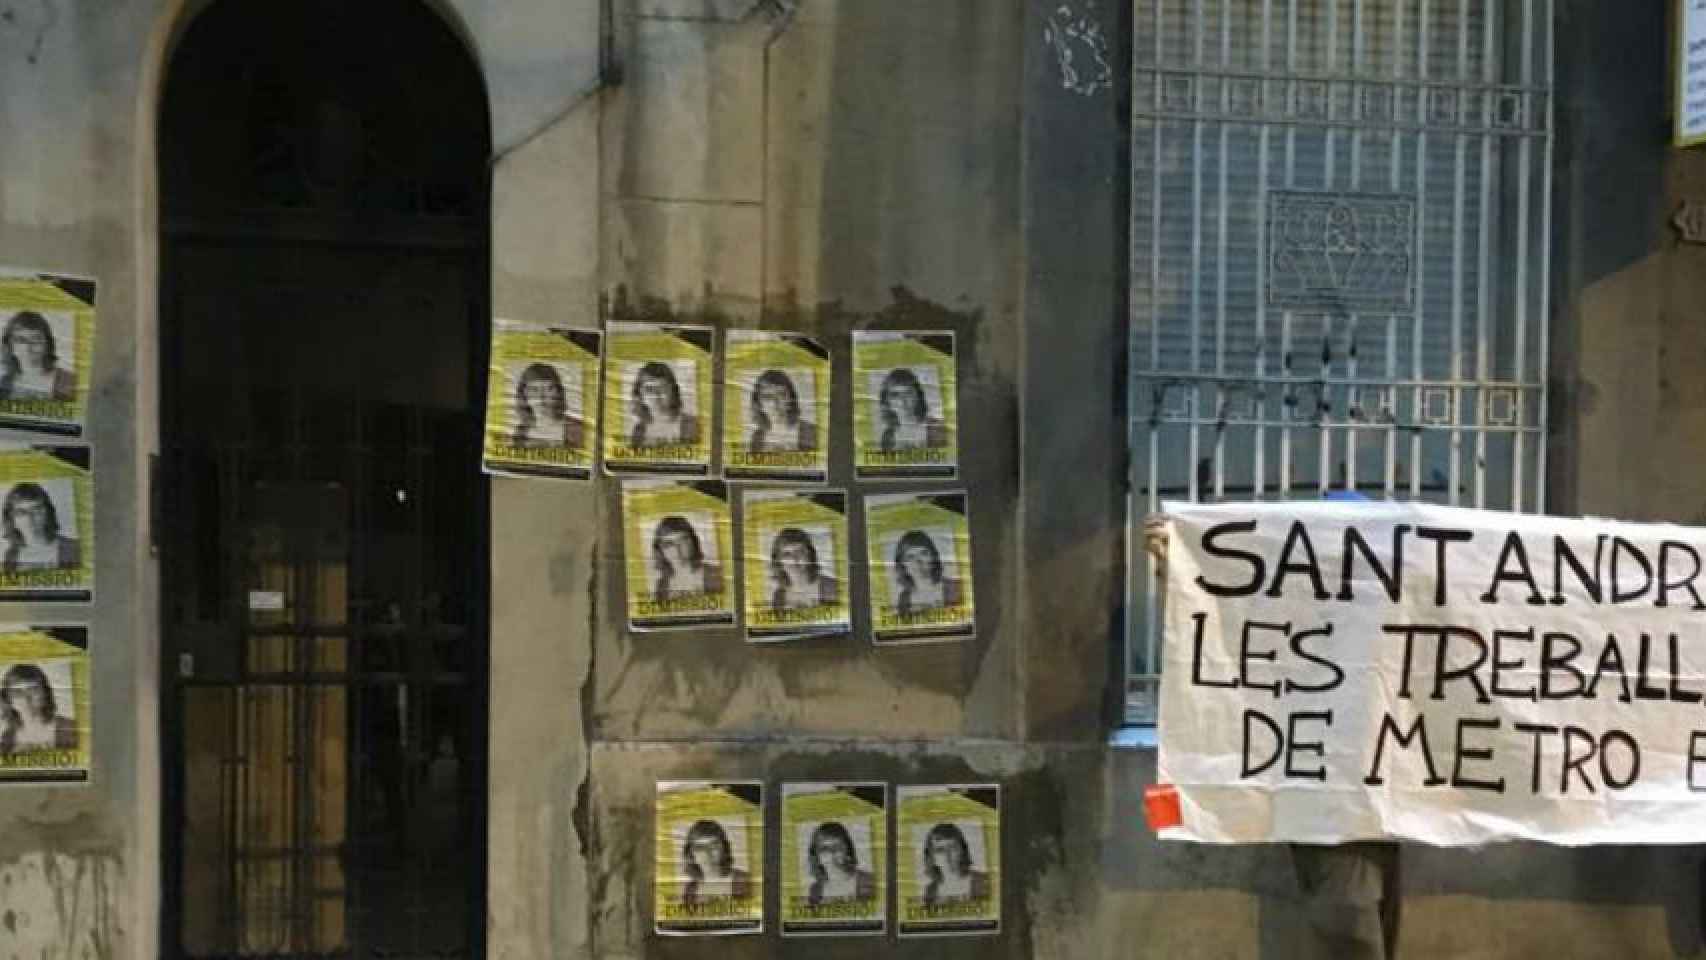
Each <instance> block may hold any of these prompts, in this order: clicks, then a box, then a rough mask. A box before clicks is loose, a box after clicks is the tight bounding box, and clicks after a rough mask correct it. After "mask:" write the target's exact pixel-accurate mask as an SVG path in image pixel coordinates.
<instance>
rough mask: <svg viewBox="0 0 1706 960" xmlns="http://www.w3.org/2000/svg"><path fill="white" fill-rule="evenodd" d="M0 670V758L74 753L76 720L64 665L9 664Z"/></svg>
mask: <svg viewBox="0 0 1706 960" xmlns="http://www.w3.org/2000/svg"><path fill="white" fill-rule="evenodd" d="M3 666H4V669H3V670H0V756H11V755H12V754H16V753H27V752H30V751H33V750H75V749H76V748H77V717H76V709H77V705H76V703H75V698H74V697H72V696H71V689H72V686H71V664H70V663H69V662H67V661H62V660H61V661H45V662H42V663H27V662H26V663H10V664H5V665H3Z"/></svg>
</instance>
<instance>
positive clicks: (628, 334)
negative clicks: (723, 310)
mask: <svg viewBox="0 0 1706 960" xmlns="http://www.w3.org/2000/svg"><path fill="white" fill-rule="evenodd" d="M715 339H716V331H714V330H713V329H712V328H710V327H687V326H675V325H670V324H655V323H612V324H610V326H609V333H608V335H607V336H606V338H605V345H604V350H605V361H604V365H605V373H604V469H605V470H606V471H607V472H609V473H611V474H617V475H623V474H626V475H630V476H634V475H650V476H680V477H707V476H710V475H711V442H712V435H713V433H714V430H713V427H714V423H713V421H712V396H713V395H712V392H711V383H712V376H713V371H712V359H713V344H714V343H715Z"/></svg>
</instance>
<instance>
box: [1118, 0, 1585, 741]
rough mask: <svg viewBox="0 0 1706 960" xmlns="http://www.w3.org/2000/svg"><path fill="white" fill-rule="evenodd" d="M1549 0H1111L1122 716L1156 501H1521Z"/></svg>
mask: <svg viewBox="0 0 1706 960" xmlns="http://www.w3.org/2000/svg"><path fill="white" fill-rule="evenodd" d="M1552 14H1553V10H1552V2H1551V0H1134V6H1133V21H1132V24H1133V56H1132V60H1133V77H1132V117H1131V148H1132V149H1131V157H1132V170H1131V175H1132V189H1131V237H1132V242H1131V281H1130V284H1131V289H1130V304H1131V314H1130V331H1131V341H1130V350H1131V354H1130V364H1129V369H1130V370H1131V371H1132V372H1131V375H1130V380H1129V384H1128V389H1129V395H1128V401H1129V402H1128V410H1129V411H1130V419H1129V428H1130V433H1129V438H1128V440H1129V444H1130V450H1131V458H1130V470H1131V475H1130V483H1129V487H1128V489H1129V491H1130V493H1129V502H1128V513H1129V518H1130V519H1129V527H1128V535H1127V544H1128V547H1127V550H1128V552H1127V564H1126V568H1127V571H1128V578H1129V579H1128V581H1127V603H1126V611H1127V617H1128V626H1127V630H1126V632H1125V635H1126V650H1125V664H1126V669H1127V674H1126V698H1125V704H1126V711H1125V713H1126V720H1127V722H1128V723H1131V724H1148V723H1153V722H1154V721H1155V719H1156V712H1155V704H1156V696H1155V693H1156V689H1157V686H1158V684H1159V674H1158V671H1159V669H1160V659H1159V643H1160V637H1159V633H1158V629H1159V627H1158V625H1159V623H1160V622H1161V620H1160V609H1159V606H1160V600H1161V597H1160V592H1159V590H1158V584H1157V582H1156V579H1155V577H1154V576H1153V575H1152V572H1151V570H1150V568H1149V564H1148V561H1147V558H1146V555H1145V552H1144V550H1143V540H1142V523H1143V518H1144V516H1145V514H1147V513H1149V512H1151V511H1154V510H1157V509H1159V507H1160V505H1161V502H1162V501H1163V500H1167V499H1185V500H1192V501H1223V500H1239V499H1249V500H1266V501H1273V500H1288V499H1312V498H1319V497H1321V496H1323V495H1324V494H1325V493H1327V492H1328V491H1330V490H1355V491H1358V492H1360V493H1362V494H1365V495H1367V496H1370V497H1377V498H1399V499H1414V500H1426V501H1430V502H1437V503H1446V504H1462V505H1472V506H1476V507H1488V508H1496V509H1508V510H1518V511H1522V510H1536V511H1537V510H1543V509H1544V508H1545V492H1546V491H1545V484H1544V479H1545V472H1546V449H1545V445H1544V439H1545V433H1546V396H1545V393H1546V358H1547V317H1548V304H1547V292H1548V291H1547V276H1548V271H1549V265H1548V258H1549V243H1548V239H1549V235H1550V229H1551V225H1550V204H1549V197H1550V195H1551V149H1552V138H1551V131H1552V111H1553V104H1552V86H1551V77H1552V72H1553V26H1552Z"/></svg>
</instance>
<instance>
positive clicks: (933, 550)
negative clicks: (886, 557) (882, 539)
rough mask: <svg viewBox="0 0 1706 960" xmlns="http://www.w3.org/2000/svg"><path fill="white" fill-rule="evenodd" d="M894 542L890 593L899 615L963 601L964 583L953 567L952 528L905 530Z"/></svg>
mask: <svg viewBox="0 0 1706 960" xmlns="http://www.w3.org/2000/svg"><path fill="white" fill-rule="evenodd" d="M893 543H894V545H893V548H892V554H891V556H892V566H891V567H890V575H891V577H892V581H893V582H892V586H891V590H892V591H893V592H892V594H891V596H893V598H894V605H895V609H896V611H897V612H898V613H899V614H900V615H901V616H903V617H904V616H910V615H912V614H916V613H922V612H924V611H928V610H939V609H941V608H943V607H957V606H959V605H960V604H962V603H964V602H965V599H964V597H965V588H964V583H963V582H962V581H961V579H960V578H959V576H958V575H957V571H956V569H955V563H954V550H953V543H954V539H953V532H952V531H951V530H948V529H946V528H932V529H929V530H907V531H906V532H904V533H902V534H901V535H900V536H898V537H896V538H895V539H894V542H893Z"/></svg>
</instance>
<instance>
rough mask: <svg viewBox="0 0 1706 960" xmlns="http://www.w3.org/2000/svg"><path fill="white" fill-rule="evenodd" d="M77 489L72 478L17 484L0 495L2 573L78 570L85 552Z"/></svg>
mask: <svg viewBox="0 0 1706 960" xmlns="http://www.w3.org/2000/svg"><path fill="white" fill-rule="evenodd" d="M76 496H77V495H76V489H75V487H74V485H73V482H72V481H71V480H69V479H56V480H45V479H44V480H38V481H28V482H24V483H16V484H13V485H11V486H10V487H9V488H6V492H5V494H4V496H3V497H0V536H3V537H4V539H5V543H4V546H3V552H0V572H5V573H20V572H24V571H30V570H75V569H77V568H78V567H80V566H81V565H82V562H83V552H82V548H81V544H80V543H79V541H78V540H77V538H76V536H75V534H76V531H77V503H76Z"/></svg>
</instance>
